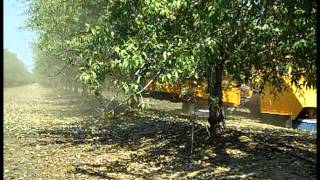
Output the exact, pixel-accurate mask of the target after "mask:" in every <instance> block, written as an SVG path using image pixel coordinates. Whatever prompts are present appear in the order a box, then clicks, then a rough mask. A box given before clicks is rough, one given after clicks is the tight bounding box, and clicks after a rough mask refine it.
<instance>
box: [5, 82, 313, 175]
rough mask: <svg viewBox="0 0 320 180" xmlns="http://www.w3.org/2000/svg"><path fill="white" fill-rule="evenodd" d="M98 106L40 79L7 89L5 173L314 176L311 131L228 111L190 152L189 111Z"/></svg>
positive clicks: (199, 130)
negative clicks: (108, 110)
mask: <svg viewBox="0 0 320 180" xmlns="http://www.w3.org/2000/svg"><path fill="white" fill-rule="evenodd" d="M158 103H160V104H158V105H157V106H158V107H161V108H166V107H168V108H169V107H170V106H173V105H172V104H170V103H169V102H166V101H158ZM98 105H99V104H98V102H96V101H95V100H88V99H83V98H81V96H80V95H79V94H75V93H70V92H63V91H56V90H53V89H49V88H45V87H42V86H41V85H39V84H32V85H26V86H20V87H14V88H6V89H4V122H3V124H4V179H316V174H317V172H316V164H315V162H316V140H315V139H316V134H314V133H307V132H298V131H295V130H290V129H286V128H281V127H276V126H272V125H267V124H263V123H260V122H259V121H256V120H252V119H247V118H244V117H240V116H228V117H227V121H226V124H227V128H226V130H225V134H224V135H222V136H220V137H211V138H207V133H206V128H205V126H204V123H198V124H196V126H195V135H194V147H193V153H192V154H191V153H190V144H191V143H190V136H191V125H190V123H189V120H188V119H186V117H183V116H178V115H174V114H172V113H170V114H171V115H169V114H167V115H163V114H162V113H161V112H160V111H155V110H149V111H147V112H144V113H138V112H133V111H126V112H123V113H120V114H118V116H117V117H113V118H111V117H107V116H106V115H103V114H102V113H101V112H100V111H97V108H96V107H97V106H98ZM159 112H160V113H159Z"/></svg>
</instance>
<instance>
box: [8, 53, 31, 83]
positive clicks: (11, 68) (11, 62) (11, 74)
mask: <svg viewBox="0 0 320 180" xmlns="http://www.w3.org/2000/svg"><path fill="white" fill-rule="evenodd" d="M3 51H4V53H3V54H4V57H3V60H4V62H3V70H4V71H3V76H4V87H12V86H17V85H24V84H28V83H32V82H33V75H32V74H31V73H30V72H29V71H28V70H27V69H26V67H25V65H24V64H23V63H22V62H21V60H20V59H19V58H18V57H17V55H16V54H15V53H13V52H10V51H9V50H7V49H4V50H3Z"/></svg>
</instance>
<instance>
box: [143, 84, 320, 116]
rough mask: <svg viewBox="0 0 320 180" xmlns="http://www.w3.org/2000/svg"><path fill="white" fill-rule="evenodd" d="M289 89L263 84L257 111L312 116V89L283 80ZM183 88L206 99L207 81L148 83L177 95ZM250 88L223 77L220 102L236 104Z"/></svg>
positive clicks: (313, 98) (313, 104) (238, 104)
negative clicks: (282, 90)
mask: <svg viewBox="0 0 320 180" xmlns="http://www.w3.org/2000/svg"><path fill="white" fill-rule="evenodd" d="M286 82H287V84H288V86H289V88H288V89H289V90H288V91H284V92H275V93H276V96H274V94H272V93H271V91H272V89H273V88H272V86H267V87H265V89H264V91H263V93H262V94H261V95H260V104H257V106H260V113H264V114H275V115H284V116H289V117H290V119H291V120H294V119H296V118H297V117H298V116H301V113H304V115H303V116H305V115H306V116H308V117H309V118H312V117H316V108H317V102H316V97H317V93H316V89H307V88H302V89H300V90H297V88H296V87H295V86H293V85H291V84H290V83H289V82H290V81H289V80H288V79H287V80H286ZM184 87H188V88H187V91H188V92H187V94H196V96H197V97H198V98H200V99H202V100H208V93H207V83H204V82H203V83H195V82H190V81H186V82H185V83H183V84H182V83H176V84H164V85H160V84H155V83H154V84H152V85H151V87H150V88H149V89H148V90H149V91H158V92H166V93H169V94H173V95H177V96H179V94H180V93H181V92H182V91H183V88H184ZM252 95H253V91H252V90H251V89H250V88H248V87H247V86H245V85H238V84H236V83H234V82H232V81H228V80H227V79H224V81H223V99H222V100H223V103H224V104H225V105H228V106H233V107H238V106H240V102H241V98H250V97H251V96H252Z"/></svg>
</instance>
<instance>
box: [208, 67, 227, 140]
mask: <svg viewBox="0 0 320 180" xmlns="http://www.w3.org/2000/svg"><path fill="white" fill-rule="evenodd" d="M208 72H209V74H208V75H209V76H208V91H209V119H208V121H209V124H210V129H209V131H210V133H211V134H212V135H214V134H218V133H220V132H222V130H223V129H224V128H225V117H224V112H223V102H222V75H223V65H222V63H217V62H215V63H213V64H212V65H210V66H209V71H208Z"/></svg>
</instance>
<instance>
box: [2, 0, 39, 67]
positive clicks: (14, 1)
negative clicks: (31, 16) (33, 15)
mask: <svg viewBox="0 0 320 180" xmlns="http://www.w3.org/2000/svg"><path fill="white" fill-rule="evenodd" d="M3 8H4V13H3V14H4V18H3V23H4V24H3V33H4V34H3V40H4V48H6V49H8V50H9V51H11V52H14V53H16V54H17V55H18V58H19V59H20V60H21V61H22V62H23V63H24V64H25V65H26V68H27V69H28V70H29V71H30V70H31V69H32V68H33V62H32V49H31V47H30V45H29V44H30V42H31V41H32V40H33V39H35V33H32V32H29V31H26V30H22V29H21V28H20V27H22V26H23V25H24V21H25V20H26V19H27V15H25V14H24V11H25V9H26V5H25V4H22V3H21V0H4V3H3Z"/></svg>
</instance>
